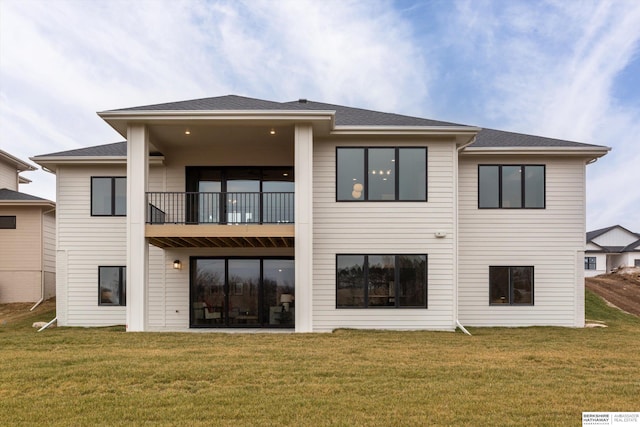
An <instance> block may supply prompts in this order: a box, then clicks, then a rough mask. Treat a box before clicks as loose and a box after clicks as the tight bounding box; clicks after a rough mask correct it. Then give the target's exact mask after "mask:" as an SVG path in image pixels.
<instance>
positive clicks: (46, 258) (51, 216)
mask: <svg viewBox="0 0 640 427" xmlns="http://www.w3.org/2000/svg"><path fill="white" fill-rule="evenodd" d="M42 234H43V235H42V246H43V249H42V255H43V263H42V270H43V273H42V274H44V288H45V289H44V294H45V295H44V297H45V299H49V298H51V297H53V296H55V294H56V289H55V283H56V214H55V211H53V212H47V213H43V216H42Z"/></svg>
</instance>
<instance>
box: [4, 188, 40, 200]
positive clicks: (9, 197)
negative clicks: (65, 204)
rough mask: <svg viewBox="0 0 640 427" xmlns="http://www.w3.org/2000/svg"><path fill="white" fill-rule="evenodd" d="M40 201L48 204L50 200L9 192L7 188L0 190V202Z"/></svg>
mask: <svg viewBox="0 0 640 427" xmlns="http://www.w3.org/2000/svg"><path fill="white" fill-rule="evenodd" d="M34 200H38V201H42V202H49V201H50V200H47V199H43V198H41V197H36V196H32V195H31V194H26V193H20V192H19V191H13V190H9V189H8V188H1V189H0V201H21V202H22V201H34Z"/></svg>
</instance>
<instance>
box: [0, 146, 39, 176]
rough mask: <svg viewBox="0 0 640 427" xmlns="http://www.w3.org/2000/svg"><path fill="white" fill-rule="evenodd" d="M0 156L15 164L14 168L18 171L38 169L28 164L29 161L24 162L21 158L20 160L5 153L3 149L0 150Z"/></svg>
mask: <svg viewBox="0 0 640 427" xmlns="http://www.w3.org/2000/svg"><path fill="white" fill-rule="evenodd" d="M0 158H4V159H5V160H8V161H9V162H10V163H12V164H14V165H15V166H16V169H17V170H18V172H26V171H35V170H38V168H36V167H34V166H32V165H30V164H29V163H26V162H25V161H23V160H20V159H19V158H17V157H16V156H14V155H12V154H9V153H7V152H6V151H4V150H0Z"/></svg>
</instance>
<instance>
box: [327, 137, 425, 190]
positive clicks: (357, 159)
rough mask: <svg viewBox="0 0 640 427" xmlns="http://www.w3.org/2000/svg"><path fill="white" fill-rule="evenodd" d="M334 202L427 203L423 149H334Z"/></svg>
mask: <svg viewBox="0 0 640 427" xmlns="http://www.w3.org/2000/svg"><path fill="white" fill-rule="evenodd" d="M336 159H337V161H336V163H337V164H336V171H337V177H336V182H337V186H336V200H337V201H339V202H362V201H420V202H424V201H426V200H427V148H426V147H394V148H382V147H381V148H378V147H376V148H372V147H368V148H367V147H338V148H337V149H336Z"/></svg>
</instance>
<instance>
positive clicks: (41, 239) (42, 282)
mask: <svg viewBox="0 0 640 427" xmlns="http://www.w3.org/2000/svg"><path fill="white" fill-rule="evenodd" d="M55 210H56V208H53V209H49V210H48V211H46V212H42V215H41V216H40V299H39V300H38V302H37V303H35V305H34V306H33V307H31V309H30V310H29V311H33V309H35V308H36V307H37V306H39V305H40V304H42V302H43V301H44V216H45V215H46V214H48V213H51V212H53V211H55Z"/></svg>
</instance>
